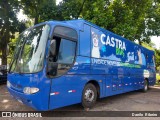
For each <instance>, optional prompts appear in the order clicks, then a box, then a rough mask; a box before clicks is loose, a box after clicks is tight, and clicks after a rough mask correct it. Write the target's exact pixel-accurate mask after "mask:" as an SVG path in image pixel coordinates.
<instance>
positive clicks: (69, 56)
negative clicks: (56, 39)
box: [58, 39, 76, 64]
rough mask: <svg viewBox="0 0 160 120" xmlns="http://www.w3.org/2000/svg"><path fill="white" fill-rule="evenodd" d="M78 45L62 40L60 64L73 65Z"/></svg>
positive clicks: (59, 56)
mask: <svg viewBox="0 0 160 120" xmlns="http://www.w3.org/2000/svg"><path fill="white" fill-rule="evenodd" d="M75 49H76V43H75V42H73V41H69V40H66V39H62V40H61V43H60V48H59V54H58V63H66V64H72V63H73V61H74V57H75Z"/></svg>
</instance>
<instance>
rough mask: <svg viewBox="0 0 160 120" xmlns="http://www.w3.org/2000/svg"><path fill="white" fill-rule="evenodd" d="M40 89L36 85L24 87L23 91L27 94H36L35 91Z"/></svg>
mask: <svg viewBox="0 0 160 120" xmlns="http://www.w3.org/2000/svg"><path fill="white" fill-rule="evenodd" d="M38 91H39V89H38V88H35V87H25V88H24V89H23V92H24V93H25V94H34V93H37V92H38Z"/></svg>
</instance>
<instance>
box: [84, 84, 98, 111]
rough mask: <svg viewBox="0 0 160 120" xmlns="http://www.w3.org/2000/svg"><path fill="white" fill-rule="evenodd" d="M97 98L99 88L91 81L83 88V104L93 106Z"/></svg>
mask: <svg viewBox="0 0 160 120" xmlns="http://www.w3.org/2000/svg"><path fill="white" fill-rule="evenodd" d="M96 100H97V89H96V87H95V86H94V85H93V84H91V83H89V84H87V85H86V86H85V87H84V89H83V93H82V106H83V107H84V108H91V107H93V106H94V105H95V103H96Z"/></svg>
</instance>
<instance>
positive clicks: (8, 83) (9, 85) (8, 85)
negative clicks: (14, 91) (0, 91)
mask: <svg viewBox="0 0 160 120" xmlns="http://www.w3.org/2000/svg"><path fill="white" fill-rule="evenodd" d="M7 87H8V88H10V87H11V83H10V82H9V81H8V80H7Z"/></svg>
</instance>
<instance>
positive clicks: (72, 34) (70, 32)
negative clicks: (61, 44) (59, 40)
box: [54, 26, 78, 39]
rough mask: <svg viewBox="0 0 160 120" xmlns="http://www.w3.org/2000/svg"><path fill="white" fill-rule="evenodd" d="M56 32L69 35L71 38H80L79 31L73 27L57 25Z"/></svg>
mask: <svg viewBox="0 0 160 120" xmlns="http://www.w3.org/2000/svg"><path fill="white" fill-rule="evenodd" d="M54 34H57V35H61V36H64V37H68V38H71V39H78V37H77V32H76V31H75V30H73V29H71V28H67V27H62V26H57V27H55V29H54Z"/></svg>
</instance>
